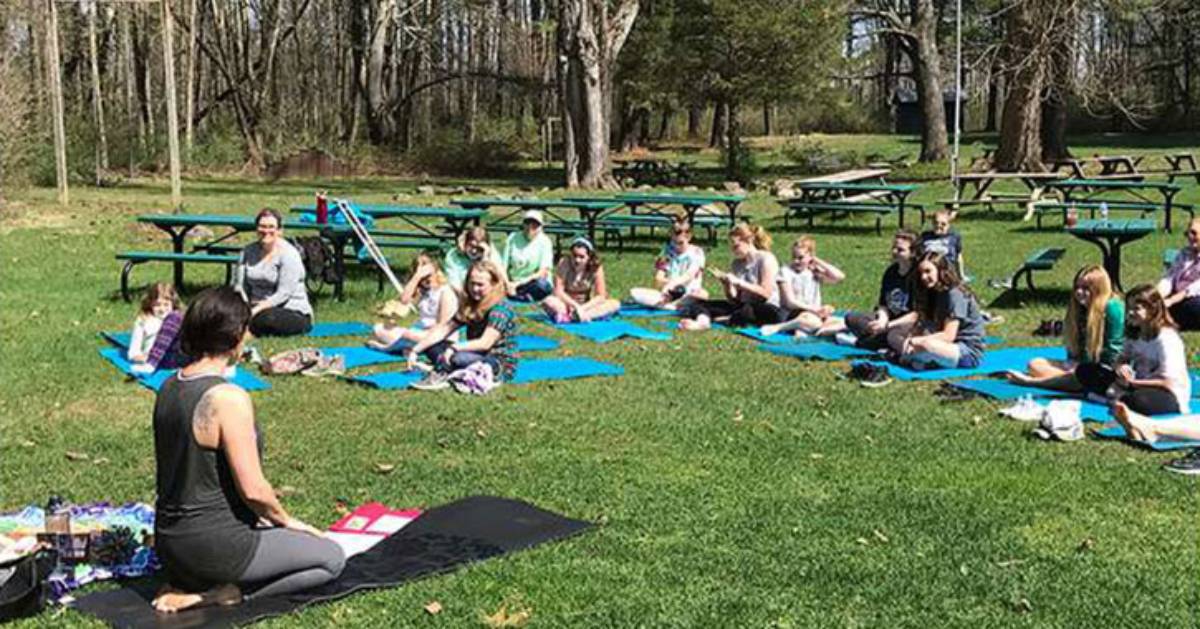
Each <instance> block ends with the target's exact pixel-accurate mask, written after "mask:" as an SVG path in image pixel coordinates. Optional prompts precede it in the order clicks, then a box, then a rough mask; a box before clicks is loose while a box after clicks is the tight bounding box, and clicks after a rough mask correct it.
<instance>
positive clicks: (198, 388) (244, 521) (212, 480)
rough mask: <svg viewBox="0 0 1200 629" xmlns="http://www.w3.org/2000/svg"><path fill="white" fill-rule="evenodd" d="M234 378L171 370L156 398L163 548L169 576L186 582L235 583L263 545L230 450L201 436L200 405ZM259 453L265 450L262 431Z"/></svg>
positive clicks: (199, 585)
mask: <svg viewBox="0 0 1200 629" xmlns="http://www.w3.org/2000/svg"><path fill="white" fill-rule="evenodd" d="M225 382H226V381H225V379H224V378H221V377H219V376H201V377H197V378H194V379H180V378H179V375H178V374H176V375H174V376H171V378H169V379H168V380H167V381H166V382H165V383H163V386H162V388H161V389H160V390H159V392H158V398H157V399H156V400H155V402H154V458H155V462H156V466H157V470H156V485H157V490H158V498H157V500H156V502H155V510H156V514H155V520H154V537H155V550H156V552H157V553H158V556H159V559H160V560H161V561H162V564H163V567H164V568H165V569H166V573H167V578H168V579H169V580H170V581H171V583H172V584H173V585H175V586H176V587H180V588H183V589H186V590H192V591H194V590H200V589H207V588H211V587H214V586H217V585H224V584H227V583H235V582H237V581H238V579H239V578H240V577H241V575H242V573H243V572H245V570H246V566H247V565H248V564H249V563H250V559H251V557H253V555H254V551H255V549H256V548H257V546H258V536H257V534H256V533H255V531H254V530H253V529H254V526H255V523H256V522H257V521H258V516H257V515H255V513H254V511H252V510H251V509H250V507H249V506H247V505H246V503H245V502H243V501H242V498H241V495H239V494H238V490H237V485H236V483H235V481H234V478H233V472H232V470H231V469H230V467H229V462H228V460H227V459H226V458H225V453H224V452H223V451H221V450H219V449H210V448H206V447H204V446H201V445H200V444H199V443H196V438H195V436H194V433H193V432H192V422H193V416H194V414H195V411H196V405H197V404H199V403H200V400H201V398H203V397H204V394H205V393H208V391H209V390H210V389H212V388H213V387H215V386H217V385H219V384H224V383H225ZM254 429H255V433H257V434H258V435H259V439H258V448H259V456H260V457H261V456H262V433H261V432H260V431H259V429H258V426H257V424H256V425H255V427H254Z"/></svg>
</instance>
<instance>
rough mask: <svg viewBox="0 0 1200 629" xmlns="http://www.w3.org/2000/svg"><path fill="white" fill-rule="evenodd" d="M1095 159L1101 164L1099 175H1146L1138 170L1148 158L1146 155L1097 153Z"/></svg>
mask: <svg viewBox="0 0 1200 629" xmlns="http://www.w3.org/2000/svg"><path fill="white" fill-rule="evenodd" d="M1093 159H1095V160H1096V163H1098V164H1100V174H1099V175H1098V176H1099V177H1113V178H1122V177H1128V178H1133V177H1137V178H1139V179H1141V178H1145V175H1143V174H1142V173H1141V172H1139V171H1138V166H1140V165H1141V163H1142V160H1144V159H1146V156H1145V155H1137V156H1130V155H1097V156H1095V157H1094V158H1093Z"/></svg>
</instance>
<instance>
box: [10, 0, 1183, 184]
mask: <svg viewBox="0 0 1200 629" xmlns="http://www.w3.org/2000/svg"><path fill="white" fill-rule="evenodd" d="M168 2H169V4H168V5H167V8H168V12H169V13H168V14H169V15H170V18H171V19H170V21H171V24H170V26H171V28H172V32H173V34H174V46H173V48H174V56H173V64H172V65H173V69H174V81H175V86H176V90H177V93H178V95H179V97H178V114H179V115H178V121H179V123H178V124H179V127H180V128H179V133H180V137H181V138H182V140H181V144H182V160H183V164H184V169H185V171H191V172H197V171H201V170H203V171H211V170H241V171H243V172H248V173H259V172H262V170H263V169H264V168H266V167H267V166H268V165H269V164H272V163H274V162H277V161H278V160H280V159H281V158H283V157H284V156H287V155H289V154H292V153H294V152H296V151H298V150H300V149H309V148H312V149H320V150H323V151H326V152H328V153H330V154H332V155H334V156H337V157H338V158H340V159H342V160H345V162H346V163H348V164H353V165H356V167H360V168H376V169H382V170H387V171H410V172H428V173H433V174H440V173H446V174H471V175H482V174H490V173H493V172H497V171H501V170H504V169H506V168H508V167H510V166H511V165H513V164H514V163H515V162H516V161H518V160H522V159H539V158H541V157H542V152H543V147H544V146H545V145H546V143H547V142H548V141H549V143H550V144H551V149H552V155H553V158H554V159H555V160H562V163H563V168H564V174H565V182H566V183H568V184H569V185H580V186H612V185H613V184H614V182H613V181H612V178H611V176H610V175H608V162H609V152H610V148H611V149H613V150H621V151H630V150H633V149H635V148H637V147H639V146H645V145H651V144H656V143H662V142H674V141H691V142H693V143H705V144H708V145H711V146H719V147H723V149H724V154H725V155H726V160H725V161H726V165H727V167H728V168H729V169H730V171H731V175H736V174H737V168H738V160H739V155H740V154H741V153H742V151H743V150H744V147H743V146H742V138H744V137H745V136H748V135H788V134H797V133H805V132H812V131H826V132H858V131H863V132H866V131H872V132H880V131H883V132H886V131H890V130H891V129H892V128H893V125H894V118H895V115H896V114H895V108H896V104H897V102H898V101H901V100H903V99H904V95H906V94H909V95H914V96H915V98H916V102H917V103H918V107H919V112H920V119H921V121H922V125H921V127H922V130H921V153H920V159H922V160H927V161H928V160H940V159H944V158H945V157H946V156H947V151H948V149H947V137H948V131H949V132H950V133H952V132H953V130H952V129H949V130H948V129H947V125H946V124H945V120H946V109H945V108H946V106H947V105H946V103H947V102H950V103H952V102H953V98H954V95H953V93H952V92H953V85H954V39H953V37H954V21H955V18H956V15H955V13H956V11H955V3H954V2H946V1H940V0H900V1H896V0H853V1H846V0H841V1H836V0H820V1H816V0H814V1H803V0H168ZM50 6H51V5H50V4H49V0H2V1H0V23H2V24H3V25H4V27H5V40H4V45H3V46H2V47H0V186H3V187H8V186H12V185H19V184H22V183H30V182H32V183H37V184H46V183H52V182H53V181H54V173H55V170H54V156H53V152H52V147H53V142H52V127H53V125H52V107H51V102H50V91H49V90H50V87H49V86H50V85H52V79H53V72H52V71H53V69H54V68H53V67H52V66H55V65H57V68H58V70H59V75H60V76H61V85H62V90H63V103H64V113H65V116H64V127H65V135H66V138H67V145H68V149H67V154H68V173H69V176H70V177H71V178H72V179H77V180H81V181H85V182H87V181H97V182H101V183H102V182H104V181H105V180H106V179H109V178H112V177H117V176H124V175H126V174H128V175H135V174H137V173H139V172H155V171H165V169H166V163H167V151H166V145H167V138H168V134H167V133H166V129H167V124H168V123H167V119H168V115H167V101H166V99H165V98H164V94H165V92H166V90H165V84H164V81H165V80H166V77H167V75H168V73H167V72H166V69H167V68H166V67H164V66H165V64H164V57H163V54H162V46H163V44H164V41H163V36H162V34H163V30H162V24H161V20H160V17H161V15H162V7H161V5H160V4H159V3H158V2H133V1H125V2H105V1H100V2H96V1H94V0H83V1H78V2H58V3H56V5H55V7H56V8H57V11H56V13H57V16H56V20H57V34H58V38H57V39H58V57H59V61H58V63H57V64H54V63H53V62H52V61H51V55H49V54H48V48H50V47H49V46H48V45H47V44H48V43H49V42H48V39H49V38H48V36H47V35H48V28H49V26H48V25H49V24H50V23H51V20H50V19H49V18H50V16H49V13H50ZM962 10H963V15H962V20H963V29H964V53H963V63H964V76H963V80H964V89H963V93H962V98H963V99H964V100H963V103H964V107H965V113H966V120H967V130H969V131H970V130H974V131H995V132H997V133H998V137H999V150H998V152H997V154H996V157H995V160H996V165H997V166H998V167H1000V168H1003V169H1037V168H1040V167H1041V161H1042V159H1044V158H1047V157H1052V156H1058V155H1062V154H1064V153H1067V152H1068V151H1069V146H1067V142H1066V137H1067V135H1066V134H1067V132H1068V131H1072V132H1075V131H1096V130H1114V131H1130V130H1142V131H1145V132H1162V131H1167V130H1171V131H1176V130H1186V129H1196V128H1197V126H1198V125H1200V111H1198V109H1200V107H1198V106H1197V102H1198V101H1200V85H1198V84H1200V69H1198V68H1197V60H1198V59H1197V54H1198V52H1200V3H1197V2H1195V1H1194V0H1154V1H1151V0H963V4H962Z"/></svg>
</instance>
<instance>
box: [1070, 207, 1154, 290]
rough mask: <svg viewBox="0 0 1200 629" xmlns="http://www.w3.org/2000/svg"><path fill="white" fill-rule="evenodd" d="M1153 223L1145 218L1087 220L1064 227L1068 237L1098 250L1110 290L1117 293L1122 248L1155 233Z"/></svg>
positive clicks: (1119, 282) (1119, 281) (1119, 287)
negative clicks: (1088, 243) (1110, 279)
mask: <svg viewBox="0 0 1200 629" xmlns="http://www.w3.org/2000/svg"><path fill="white" fill-rule="evenodd" d="M1154 230H1155V224H1154V221H1152V220H1150V219H1145V218H1135V219H1117V220H1103V219H1095V220H1094V219H1087V220H1081V221H1079V222H1078V223H1076V224H1075V225H1073V226H1070V227H1067V229H1066V231H1067V233H1068V234H1070V235H1072V236H1074V237H1076V238H1079V239H1080V240H1084V241H1087V242H1090V243H1092V244H1094V245H1096V247H1098V248H1099V249H1100V255H1101V256H1102V257H1103V260H1104V270H1105V271H1108V276H1109V277H1110V278H1112V282H1113V286H1115V287H1116V289H1117V290H1118V291H1121V290H1123V289H1122V287H1121V248H1122V247H1124V246H1125V245H1126V244H1128V243H1130V242H1133V241H1135V240H1138V239H1141V238H1145V237H1146V236H1148V235H1150V234H1152V233H1154Z"/></svg>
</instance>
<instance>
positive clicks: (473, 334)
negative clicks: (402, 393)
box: [408, 260, 517, 391]
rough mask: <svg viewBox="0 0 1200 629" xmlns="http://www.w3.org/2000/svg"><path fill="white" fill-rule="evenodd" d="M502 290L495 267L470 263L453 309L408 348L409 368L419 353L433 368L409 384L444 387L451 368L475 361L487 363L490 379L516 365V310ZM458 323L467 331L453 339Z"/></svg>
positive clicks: (509, 372)
mask: <svg viewBox="0 0 1200 629" xmlns="http://www.w3.org/2000/svg"><path fill="white" fill-rule="evenodd" d="M506 294H507V290H506V285H505V280H504V273H503V271H501V270H500V268H499V267H497V266H496V265H495V264H492V263H491V262H488V261H486V260H485V261H481V262H476V263H475V264H473V265H471V270H470V271H469V272H468V273H467V283H466V287H465V290H464V291H463V296H462V301H461V302H460V303H459V307H458V312H457V313H455V315H454V316H453V317H451V318H450V320H449V321H447V322H445V323H439V324H437V325H435V326H433V328H431V329H430V330H429V332H428V333H426V334H425V336H424V337H423V338H422V339H421V340H420V341H418V342H417V344H416V345H414V346H413V348H412V349H411V350H409V352H408V368H409V369H414V368H416V366H417V357H418V356H421V355H422V354H424V355H425V358H426V359H427V360H429V362H430V363H431V364H432V365H433V371H431V372H430V373H429V375H428V376H426V377H425V379H424V380H422V381H420V382H418V383H416V384H414V385H413V388H415V389H422V390H426V391H434V390H439V389H445V388H447V387H449V386H450V379H449V375H450V374H451V373H453V372H455V371H458V370H460V369H466V368H467V367H470V366H471V365H474V364H475V363H483V364H486V365H487V366H488V367H490V368H491V371H492V376H493V377H494V378H495V380H496V381H507V380H509V379H511V378H512V375H513V372H514V371H515V370H516V366H517V350H516V345H515V343H516V341H515V338H516V335H517V315H516V314H515V313H514V312H513V311H512V309H511V308H509V307H508V306H507V305H505V303H504V298H505V295H506ZM461 328H465V329H466V331H467V334H466V337H467V338H466V340H464V341H456V340H453V339H454V338H456V333H457V332H458V330H459V329H461Z"/></svg>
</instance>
